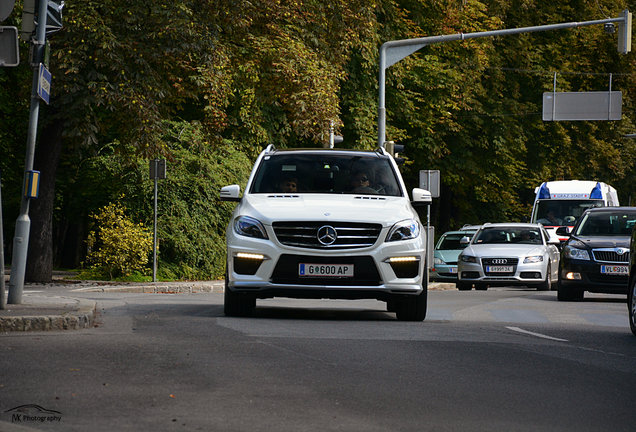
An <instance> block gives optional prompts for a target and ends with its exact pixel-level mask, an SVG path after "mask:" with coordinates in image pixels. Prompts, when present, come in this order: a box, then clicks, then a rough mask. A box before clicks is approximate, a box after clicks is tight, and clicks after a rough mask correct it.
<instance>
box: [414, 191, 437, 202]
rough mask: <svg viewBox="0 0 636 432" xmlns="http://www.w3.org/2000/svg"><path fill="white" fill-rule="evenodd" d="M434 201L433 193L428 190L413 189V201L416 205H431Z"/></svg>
mask: <svg viewBox="0 0 636 432" xmlns="http://www.w3.org/2000/svg"><path fill="white" fill-rule="evenodd" d="M431 202H433V199H432V198H431V193H430V192H429V191H427V190H426V189H420V188H413V201H412V203H413V204H414V205H431Z"/></svg>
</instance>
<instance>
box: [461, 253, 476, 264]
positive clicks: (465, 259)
mask: <svg viewBox="0 0 636 432" xmlns="http://www.w3.org/2000/svg"><path fill="white" fill-rule="evenodd" d="M459 259H460V260H461V261H462V262H467V263H476V262H477V257H474V256H470V255H462V256H460V257H459Z"/></svg>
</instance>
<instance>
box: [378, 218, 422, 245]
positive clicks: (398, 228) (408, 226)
mask: <svg viewBox="0 0 636 432" xmlns="http://www.w3.org/2000/svg"><path fill="white" fill-rule="evenodd" d="M419 235H420V224H419V223H417V221H416V220H415V219H406V220H403V221H400V222H398V223H396V224H395V225H393V227H391V230H390V231H389V234H388V235H387V236H386V241H388V242H390V241H400V240H411V239H414V238H417V236H419Z"/></svg>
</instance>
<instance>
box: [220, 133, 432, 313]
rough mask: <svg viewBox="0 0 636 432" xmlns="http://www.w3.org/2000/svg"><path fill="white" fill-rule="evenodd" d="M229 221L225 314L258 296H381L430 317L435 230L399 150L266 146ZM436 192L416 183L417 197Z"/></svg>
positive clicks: (235, 189)
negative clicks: (427, 224) (429, 258)
mask: <svg viewBox="0 0 636 432" xmlns="http://www.w3.org/2000/svg"><path fill="white" fill-rule="evenodd" d="M240 192H241V191H240V187H239V186H238V185H231V186H225V187H223V188H222V189H221V193H220V197H221V200H224V201H237V202H238V205H237V206H236V209H235V210H234V213H233V214H232V217H231V220H230V222H229V224H228V227H227V272H226V276H225V314H226V315H228V316H247V315H250V314H251V313H252V312H253V310H254V308H255V306H256V299H263V298H271V297H291V298H318V299H319V298H334V299H363V298H374V299H378V300H381V301H385V302H386V303H387V310H389V311H393V312H395V313H396V315H397V318H398V319H399V320H406V321H422V320H424V318H425V317H426V303H427V278H426V244H427V243H426V234H425V230H423V229H422V225H421V223H420V220H419V217H418V215H417V212H416V211H415V209H414V208H413V206H412V205H411V201H410V200H409V197H408V194H407V191H406V187H405V185H404V181H403V180H402V177H401V175H400V172H399V170H398V167H397V164H396V162H395V160H394V159H393V157H392V156H391V155H390V154H389V153H387V152H386V150H384V149H382V148H380V149H377V150H376V151H358V150H334V149H311V150H309V149H297V150H277V149H275V148H274V147H273V146H271V145H270V146H269V147H267V149H265V150H264V151H263V152H262V153H261V154H260V156H259V157H258V159H257V161H256V163H255V165H254V168H253V170H252V173H251V175H250V178H249V180H248V182H247V186H246V190H245V193H244V194H243V197H241V196H240ZM430 202H431V194H430V193H429V192H428V191H426V190H423V189H418V188H415V189H413V204H414V205H419V204H421V205H428V204H430Z"/></svg>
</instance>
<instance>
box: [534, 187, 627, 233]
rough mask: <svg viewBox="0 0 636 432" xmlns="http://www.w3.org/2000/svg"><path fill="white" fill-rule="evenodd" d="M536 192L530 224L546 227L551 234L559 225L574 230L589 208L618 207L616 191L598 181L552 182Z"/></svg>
mask: <svg viewBox="0 0 636 432" xmlns="http://www.w3.org/2000/svg"><path fill="white" fill-rule="evenodd" d="M534 191H535V194H536V196H535V200H534V205H533V207H532V216H531V217H530V222H532V223H540V224H543V226H544V227H545V228H546V229H547V230H548V232H550V231H554V230H555V229H556V228H557V227H560V226H568V227H573V226H574V224H575V223H576V221H577V220H578V218H579V217H580V216H581V215H582V214H583V212H584V211H585V210H587V209H589V208H592V207H611V206H618V205H619V202H618V195H617V194H616V189H614V188H613V187H612V186H610V185H608V184H606V183H602V182H597V181H589V180H560V181H549V182H543V183H542V184H541V186H538V187H537V188H535V190H534Z"/></svg>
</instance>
